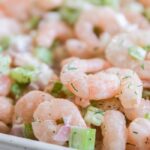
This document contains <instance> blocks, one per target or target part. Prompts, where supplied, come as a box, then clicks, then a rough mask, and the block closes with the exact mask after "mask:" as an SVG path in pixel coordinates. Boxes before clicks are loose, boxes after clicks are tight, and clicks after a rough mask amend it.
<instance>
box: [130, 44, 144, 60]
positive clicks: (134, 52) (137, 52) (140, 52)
mask: <svg viewBox="0 0 150 150" xmlns="http://www.w3.org/2000/svg"><path fill="white" fill-rule="evenodd" d="M128 54H129V55H130V56H131V57H133V58H134V59H136V60H144V59H145V56H146V51H145V50H144V49H143V48H141V47H131V48H129V49H128Z"/></svg>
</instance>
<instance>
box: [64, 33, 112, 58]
mask: <svg viewBox="0 0 150 150" xmlns="http://www.w3.org/2000/svg"><path fill="white" fill-rule="evenodd" d="M110 40H111V35H110V34H109V33H106V32H105V33H102V34H101V36H100V39H99V44H100V45H101V48H102V49H105V48H106V46H107V45H108V43H109V41H110ZM66 50H67V52H68V53H69V55H71V56H77V57H80V58H89V57H91V56H94V55H97V53H96V51H95V52H94V53H93V51H91V48H90V47H89V46H88V44H86V42H84V41H81V40H77V39H69V40H67V42H66ZM95 50H96V49H95ZM98 53H99V52H98Z"/></svg>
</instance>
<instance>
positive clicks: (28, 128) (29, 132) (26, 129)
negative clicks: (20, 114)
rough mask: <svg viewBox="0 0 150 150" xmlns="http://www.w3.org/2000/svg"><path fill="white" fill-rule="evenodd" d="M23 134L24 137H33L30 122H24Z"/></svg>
mask: <svg viewBox="0 0 150 150" xmlns="http://www.w3.org/2000/svg"><path fill="white" fill-rule="evenodd" d="M23 135H24V137H25V138H28V139H35V136H34V134H33V129H32V124H31V123H25V124H24V127H23Z"/></svg>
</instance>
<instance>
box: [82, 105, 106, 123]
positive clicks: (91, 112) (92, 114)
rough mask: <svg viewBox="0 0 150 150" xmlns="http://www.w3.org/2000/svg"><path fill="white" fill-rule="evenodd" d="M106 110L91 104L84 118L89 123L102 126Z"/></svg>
mask: <svg viewBox="0 0 150 150" xmlns="http://www.w3.org/2000/svg"><path fill="white" fill-rule="evenodd" d="M103 116H104V112H103V111H102V110H100V109H98V108H96V107H93V106H89V107H88V108H87V113H86V114H85V116H84V120H85V121H86V123H87V124H88V125H91V124H92V125H95V126H100V125H101V123H102V121H103Z"/></svg>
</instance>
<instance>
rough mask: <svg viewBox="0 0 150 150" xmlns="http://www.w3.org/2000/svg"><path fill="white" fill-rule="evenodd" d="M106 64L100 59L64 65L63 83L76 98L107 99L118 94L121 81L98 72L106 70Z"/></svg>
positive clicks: (75, 61) (113, 76)
mask: <svg viewBox="0 0 150 150" xmlns="http://www.w3.org/2000/svg"><path fill="white" fill-rule="evenodd" d="M106 64H107V63H106V62H104V61H101V60H98V59H89V60H84V59H83V60H82V59H76V60H73V61H71V62H69V63H68V64H66V65H64V66H63V68H62V71H61V81H62V83H63V84H64V85H65V86H66V87H67V88H68V89H69V90H70V91H71V92H72V93H73V94H75V95H76V96H78V97H80V98H84V99H95V100H99V99H107V98H111V97H113V96H115V95H116V94H117V93H118V90H119V86H120V80H119V78H118V77H117V75H115V74H110V73H105V72H98V73H95V74H89V75H87V74H86V73H92V72H97V71H99V70H101V69H104V68H106Z"/></svg>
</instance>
